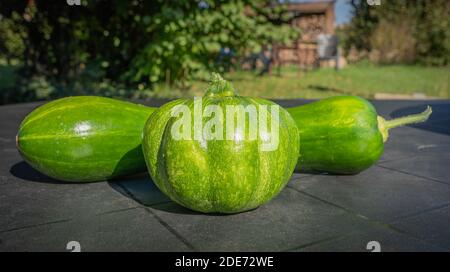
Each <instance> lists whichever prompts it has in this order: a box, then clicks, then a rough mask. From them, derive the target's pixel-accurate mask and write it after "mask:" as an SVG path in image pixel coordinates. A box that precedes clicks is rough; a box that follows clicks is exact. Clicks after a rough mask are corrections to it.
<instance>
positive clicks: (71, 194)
mask: <svg viewBox="0 0 450 272" xmlns="http://www.w3.org/2000/svg"><path fill="white" fill-rule="evenodd" d="M37 177H38V178H37V180H36V181H33V180H25V179H19V178H16V177H14V176H13V177H8V183H7V184H6V185H4V186H2V187H0V188H2V193H1V194H0V218H1V220H0V231H4V230H8V229H14V228H21V227H24V226H29V225H36V224H43V223H47V222H53V221H59V220H67V219H73V218H79V217H84V216H89V215H93V214H99V213H104V212H110V211H115V210H121V209H126V208H131V207H136V206H138V204H137V203H136V202H135V201H133V200H131V199H129V198H127V197H124V196H123V195H121V194H120V193H119V192H117V191H116V190H114V189H113V188H111V187H110V186H109V185H108V183H106V182H97V183H86V184H73V183H60V182H57V181H52V180H46V179H47V178H46V177H41V176H37ZM41 178H42V179H44V180H40V179H41Z"/></svg>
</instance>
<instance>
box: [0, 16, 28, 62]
mask: <svg viewBox="0 0 450 272" xmlns="http://www.w3.org/2000/svg"><path fill="white" fill-rule="evenodd" d="M19 18H20V16H19V15H18V14H17V13H16V12H14V13H12V14H11V16H10V18H3V17H2V16H1V15H0V40H1V41H2V42H0V56H2V57H3V58H5V59H6V60H7V61H8V63H10V62H11V60H12V59H17V58H20V57H21V56H22V54H23V52H24V50H25V44H24V38H25V30H24V28H23V27H22V26H21V25H19V24H16V23H15V22H16V21H17V20H18V19H19Z"/></svg>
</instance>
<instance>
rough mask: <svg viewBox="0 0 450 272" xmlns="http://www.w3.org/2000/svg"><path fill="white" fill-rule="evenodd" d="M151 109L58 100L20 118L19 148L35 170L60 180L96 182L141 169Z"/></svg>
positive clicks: (87, 99) (88, 99)
mask: <svg viewBox="0 0 450 272" xmlns="http://www.w3.org/2000/svg"><path fill="white" fill-rule="evenodd" d="M153 111H154V108H151V107H145V106H142V105H137V104H133V103H129V102H124V101H120V100H115V99H111V98H103V97H95V96H75V97H67V98H62V99H58V100H55V101H52V102H49V103H47V104H45V105H43V106H41V107H39V108H37V109H35V110H34V111H32V112H31V113H30V114H29V115H28V116H27V117H26V118H25V119H24V120H23V122H22V124H21V125H20V128H19V132H18V134H17V148H18V150H19V152H20V153H21V155H22V157H23V158H24V159H25V161H27V162H28V163H29V164H30V165H31V166H32V167H33V168H35V169H36V170H38V171H39V172H41V173H43V174H45V175H47V176H49V177H52V178H55V179H57V180H62V181H73V182H88V181H99V180H106V179H111V178H115V177H119V176H124V175H127V174H134V173H138V172H143V171H145V169H146V166H145V160H144V158H143V154H142V148H141V139H142V129H143V127H144V125H145V122H146V121H147V119H148V117H149V116H150V115H151V113H152V112H153Z"/></svg>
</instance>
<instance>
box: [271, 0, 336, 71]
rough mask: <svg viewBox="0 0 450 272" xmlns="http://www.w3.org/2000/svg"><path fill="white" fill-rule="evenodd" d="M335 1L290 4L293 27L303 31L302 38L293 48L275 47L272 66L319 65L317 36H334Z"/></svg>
mask: <svg viewBox="0 0 450 272" xmlns="http://www.w3.org/2000/svg"><path fill="white" fill-rule="evenodd" d="M334 4H335V1H334V0H330V1H311V2H301V3H290V4H288V10H289V11H290V12H292V13H293V15H294V16H293V19H292V20H291V21H290V24H291V25H292V27H296V28H300V29H301V33H302V34H301V37H300V39H298V40H297V41H295V42H294V43H293V44H292V45H291V46H277V45H275V46H274V47H273V52H272V54H273V55H272V58H273V59H272V61H273V62H272V65H273V66H279V65H286V64H295V65H298V66H300V67H304V68H306V67H312V66H314V65H316V64H317V36H318V35H319V34H334V21H335V14H334Z"/></svg>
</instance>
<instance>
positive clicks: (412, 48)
mask: <svg viewBox="0 0 450 272" xmlns="http://www.w3.org/2000/svg"><path fill="white" fill-rule="evenodd" d="M351 5H352V7H353V13H354V17H353V19H352V21H351V23H350V25H349V26H348V27H346V28H345V35H346V39H345V44H344V49H345V51H346V52H349V51H350V49H351V48H355V49H357V50H359V51H362V52H364V51H366V52H371V53H372V56H375V58H374V60H376V61H379V62H385V63H391V62H406V63H408V62H420V63H424V64H429V65H448V64H449V63H450V16H449V15H450V1H449V0H433V1H429V0H398V1H381V4H380V5H369V4H368V3H367V1H362V0H352V1H351Z"/></svg>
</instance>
